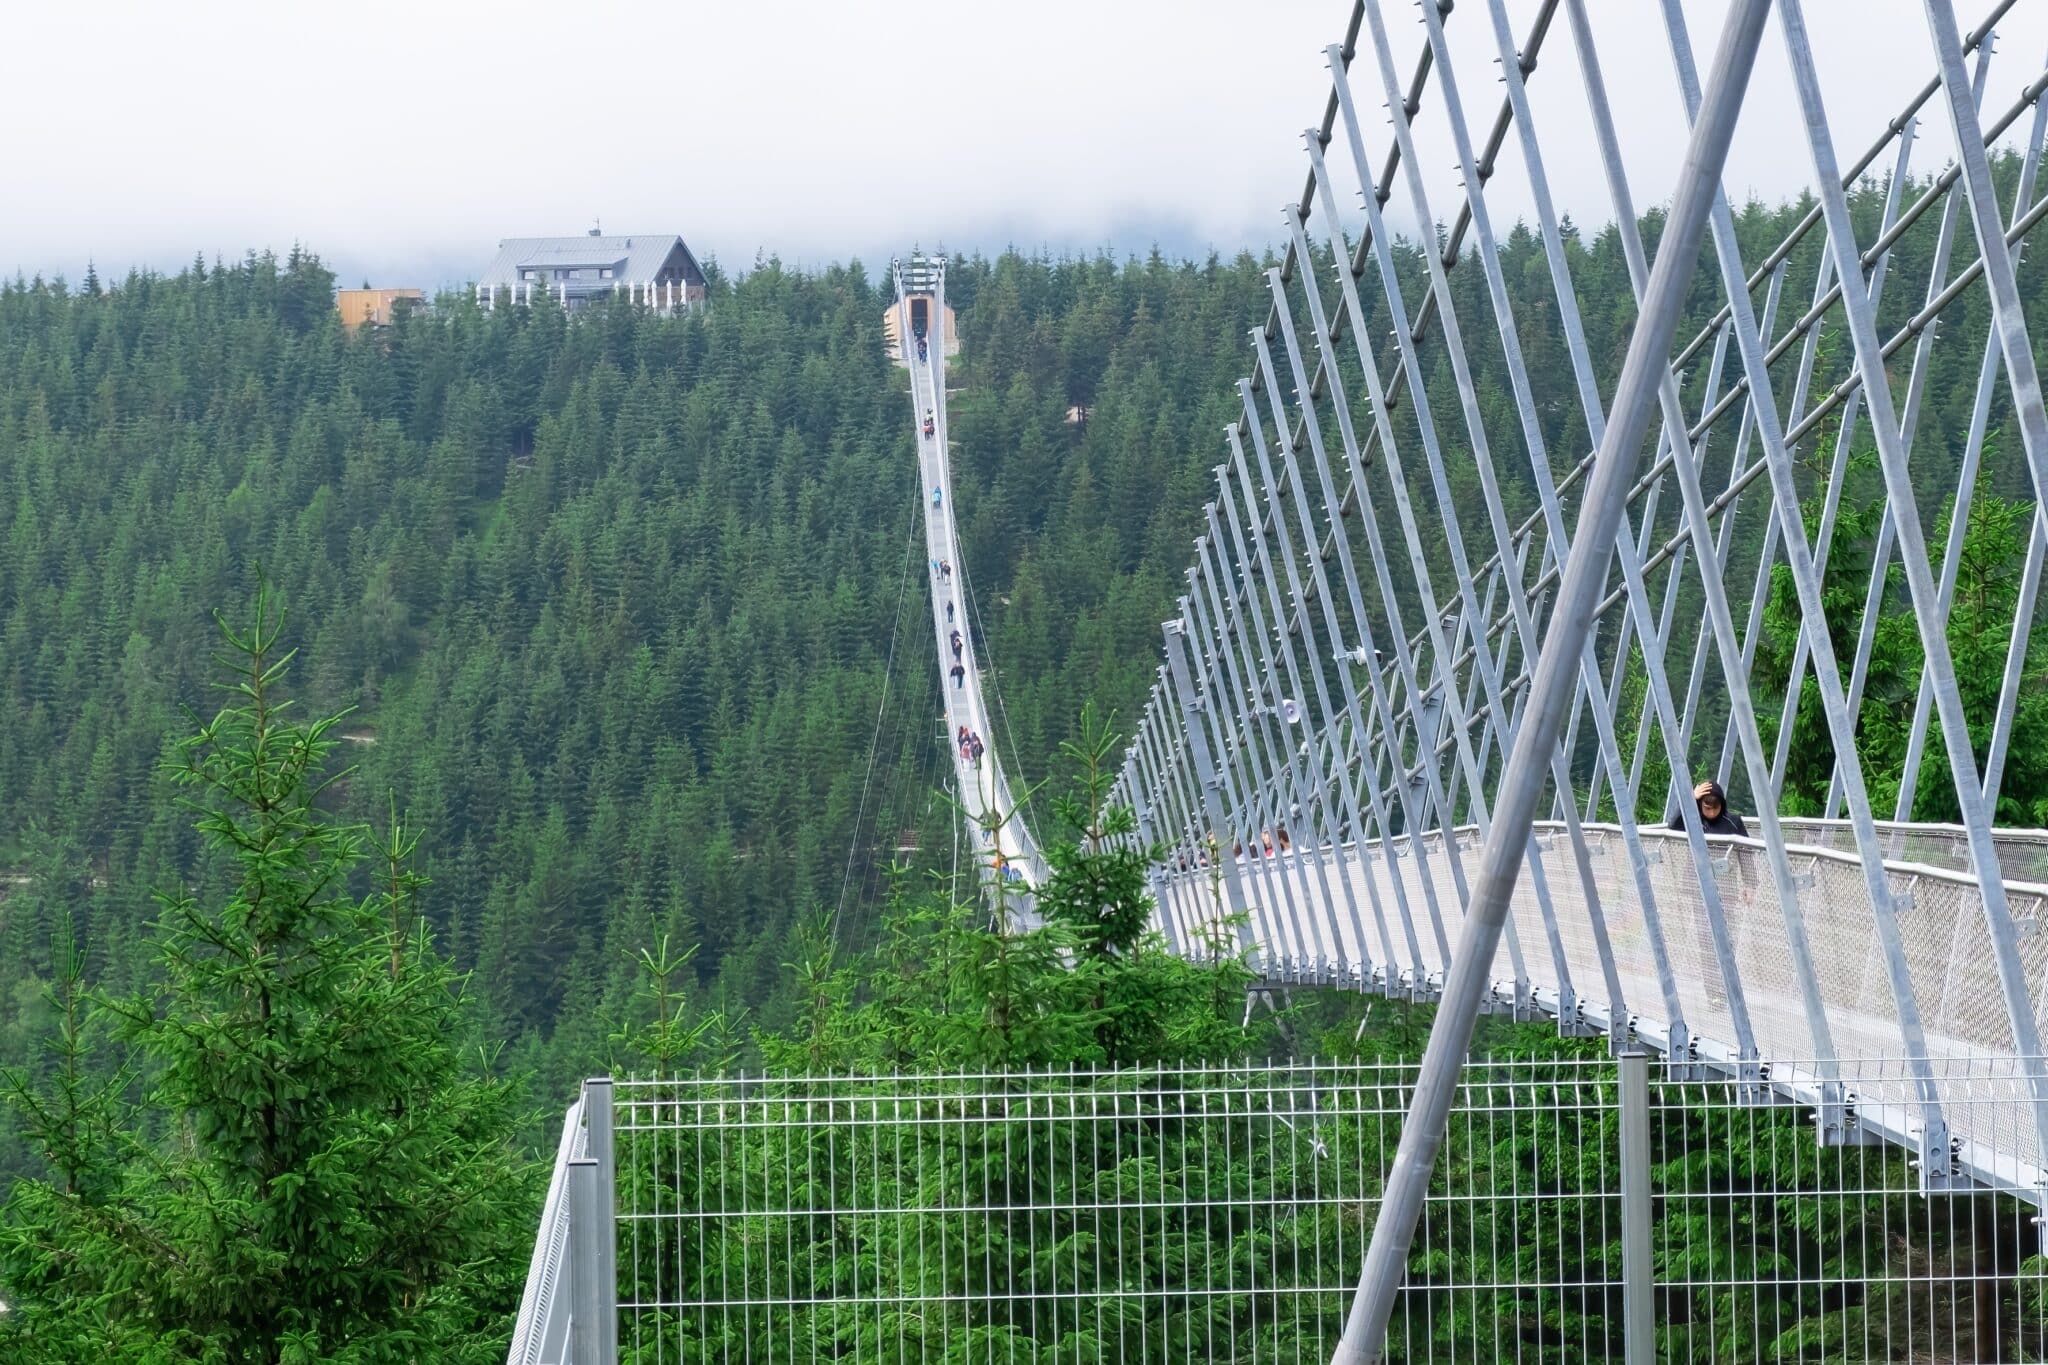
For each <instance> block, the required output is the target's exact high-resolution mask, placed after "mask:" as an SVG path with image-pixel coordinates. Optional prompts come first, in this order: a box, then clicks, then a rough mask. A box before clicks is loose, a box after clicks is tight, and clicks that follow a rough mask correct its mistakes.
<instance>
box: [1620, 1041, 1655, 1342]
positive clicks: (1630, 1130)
mask: <svg viewBox="0 0 2048 1365" xmlns="http://www.w3.org/2000/svg"><path fill="white" fill-rule="evenodd" d="M1620 1071H1621V1323H1622V1338H1621V1339H1622V1347H1621V1350H1622V1359H1623V1360H1624V1361H1626V1362H1627V1365H1656V1360H1657V1300H1656V1296H1655V1293H1654V1291H1655V1289H1656V1273H1657V1268H1656V1264H1655V1260H1654V1258H1653V1257H1652V1255H1651V1254H1650V1212H1651V1201H1652V1199H1653V1198H1654V1196H1653V1195H1652V1193H1651V1190H1650V1058H1649V1054H1648V1053H1645V1052H1642V1051H1633V1052H1624V1053H1623V1054H1622V1055H1621V1058H1620Z"/></svg>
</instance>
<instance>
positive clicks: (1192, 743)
mask: <svg viewBox="0 0 2048 1365" xmlns="http://www.w3.org/2000/svg"><path fill="white" fill-rule="evenodd" d="M1181 611H1182V612H1183V613H1185V612H1186V611H1187V601H1186V599H1185V598H1183V599H1182V601H1181ZM1160 631H1161V633H1163V634H1164V635H1165V637H1166V667H1167V671H1168V672H1170V673H1171V674H1172V675H1173V689H1174V691H1175V692H1177V693H1179V694H1180V709H1181V712H1182V713H1183V714H1184V715H1186V716H1187V718H1188V724H1187V731H1186V733H1187V740H1188V752H1189V755H1190V756H1191V757H1192V758H1193V759H1194V762H1195V773H1196V775H1197V778H1198V780H1199V782H1200V785H1201V788H1202V804H1203V809H1204V811H1205V813H1206V815H1207V817H1208V821H1209V828H1211V829H1222V828H1223V827H1224V820H1223V803H1222V801H1221V799H1220V798H1219V797H1218V796H1217V794H1216V786H1217V778H1216V764H1215V762H1214V760H1213V759H1212V758H1211V757H1210V754H1209V737H1208V736H1207V735H1206V734H1204V733H1203V730H1202V725H1201V722H1200V721H1199V720H1198V719H1197V717H1198V716H1199V715H1200V713H1201V710H1202V703H1201V700H1200V699H1199V698H1198V697H1196V696H1195V693H1194V687H1193V685H1192V684H1191V683H1190V681H1189V678H1188V661H1187V655H1186V649H1187V646H1188V641H1187V621H1186V617H1185V615H1183V616H1182V617H1181V618H1180V619H1177V620H1173V621H1167V622H1164V623H1162V624H1161V626H1160ZM1223 889H1224V897H1225V899H1226V900H1227V902H1228V903H1229V911H1230V916H1231V918H1232V919H1234V920H1236V921H1237V939H1238V946H1239V947H1240V948H1241V949H1243V951H1244V952H1245V954H1246V956H1247V957H1248V958H1251V959H1252V960H1253V963H1254V967H1253V969H1254V970H1257V964H1256V956H1257V952H1258V945H1257V944H1256V943H1254V942H1253V941H1252V936H1251V926H1250V925H1249V924H1248V923H1246V921H1245V918H1244V887H1243V885H1242V884H1240V883H1239V881H1238V879H1237V860H1236V859H1235V858H1232V859H1230V860H1229V861H1228V862H1226V863H1224V864H1223Z"/></svg>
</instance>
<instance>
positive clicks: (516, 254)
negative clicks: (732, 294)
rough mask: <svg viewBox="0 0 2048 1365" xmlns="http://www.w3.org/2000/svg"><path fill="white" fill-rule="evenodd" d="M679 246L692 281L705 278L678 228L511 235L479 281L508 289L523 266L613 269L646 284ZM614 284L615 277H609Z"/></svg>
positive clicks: (686, 274)
mask: <svg viewBox="0 0 2048 1365" xmlns="http://www.w3.org/2000/svg"><path fill="white" fill-rule="evenodd" d="M678 250H680V251H681V253H682V270H683V277H684V279H686V280H687V281H688V282H690V283H692V284H699V283H702V282H703V279H704V272H703V270H702V269H701V268H700V267H699V266H698V265H697V258H696V257H694V256H692V255H691V254H690V248H689V247H687V246H685V245H684V244H683V239H682V238H681V237H679V236H677V235H676V234H675V233H673V232H651V233H634V234H633V235H631V236H623V237H592V236H587V235H586V236H582V237H507V238H505V239H504V240H503V241H501V242H499V243H498V254H497V256H496V257H495V258H493V260H492V261H491V263H490V264H489V265H488V266H485V267H484V270H483V273H482V274H481V275H479V276H478V277H477V283H478V284H479V285H481V286H485V287H488V288H493V289H498V288H509V287H510V286H512V285H515V284H517V283H519V281H520V274H519V272H520V269H521V268H522V267H524V268H527V269H545V270H550V271H552V270H557V269H575V268H578V267H580V268H583V269H591V268H593V267H596V268H605V269H609V270H611V271H612V272H613V273H612V278H613V279H615V280H620V281H624V282H625V283H627V284H645V283H648V282H649V281H651V280H653V279H654V277H655V276H656V275H657V274H659V273H660V271H661V268H662V266H663V265H664V264H665V263H667V262H668V260H669V258H670V256H672V255H674V254H675V253H676V252H677V251H678ZM605 287H606V288H610V287H611V281H609V280H608V281H606V282H605Z"/></svg>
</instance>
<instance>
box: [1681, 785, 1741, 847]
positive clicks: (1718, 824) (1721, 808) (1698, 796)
mask: <svg viewBox="0 0 2048 1365" xmlns="http://www.w3.org/2000/svg"><path fill="white" fill-rule="evenodd" d="M1692 799H1693V801H1694V803H1695V804H1697V805H1698V807H1699V812H1700V831H1701V832H1702V833H1705V834H1740V835H1742V836H1743V837H1744V838H1747V837H1748V836H1749V828H1748V826H1746V825H1744V824H1743V823H1742V817H1741V816H1739V815H1737V814H1736V813H1735V812H1734V811H1732V810H1729V809H1728V793H1727V792H1725V791H1722V790H1721V784H1720V783H1719V782H1713V781H1707V782H1702V783H1700V784H1699V785H1698V786H1697V787H1694V788H1693V789H1692ZM1671 828H1673V829H1677V830H1682V829H1684V828H1685V812H1684V811H1680V812H1679V813H1678V814H1676V815H1674V816H1672V817H1671Z"/></svg>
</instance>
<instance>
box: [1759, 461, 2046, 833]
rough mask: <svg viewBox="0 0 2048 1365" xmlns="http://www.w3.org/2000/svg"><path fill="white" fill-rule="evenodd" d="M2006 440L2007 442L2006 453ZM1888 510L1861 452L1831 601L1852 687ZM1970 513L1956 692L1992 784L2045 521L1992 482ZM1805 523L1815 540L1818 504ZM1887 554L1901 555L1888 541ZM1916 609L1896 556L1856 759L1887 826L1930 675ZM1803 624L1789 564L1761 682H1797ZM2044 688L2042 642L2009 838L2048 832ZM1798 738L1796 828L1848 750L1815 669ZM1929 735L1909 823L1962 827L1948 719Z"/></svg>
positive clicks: (2006, 796)
mask: <svg viewBox="0 0 2048 1365" xmlns="http://www.w3.org/2000/svg"><path fill="white" fill-rule="evenodd" d="M1996 439H1997V438H1996V436H1995V435H1994V437H1993V438H1992V440H1993V442H1994V443H1995V442H1996ZM1884 506H1885V504H1884V498H1883V484H1882V481H1881V479H1880V478H1879V475H1878V471H1877V467H1876V455H1875V453H1874V452H1872V451H1863V452H1859V453H1858V454H1856V455H1854V456H1852V458H1851V460H1850V465H1849V478H1848V480H1847V482H1846V486H1845V492H1844V496H1843V499H1842V504H1841V508H1840V510H1839V513H1838V520H1837V523H1836V526H1835V529H1834V536H1833V540H1832V544H1831V553H1830V554H1829V557H1828V562H1827V575H1826V578H1825V580H1824V581H1823V583H1822V593H1821V601H1822V606H1823V608H1824V611H1825V616H1826V620H1827V623H1828V634H1829V639H1830V641H1831V642H1832V644H1833V646H1834V649H1835V653H1836V656H1837V658H1838V660H1839V661H1840V663H1841V666H1842V668H1843V670H1844V673H1845V675H1846V673H1847V671H1848V669H1849V667H1850V664H1851V662H1852V661H1853V660H1854V659H1855V658H1856V656H1857V651H1858V648H1859V633H1860V632H1861V630H1862V629H1863V626H1864V622H1865V620H1866V614H1865V606H1866V604H1867V598H1866V594H1867V592H1868V585H1869V582H1870V577H1871V569H1872V566H1873V562H1874V558H1875V554H1876V547H1877V546H1878V544H1879V543H1880V539H1879V532H1880V527H1881V523H1882V522H1883V520H1884ZM1967 510H1968V517H1969V521H1968V524H1967V525H1966V526H1965V527H1964V530H1963V542H1962V553H1961V556H1960V557H1959V559H1958V561H1957V574H1956V585H1955V599H1954V606H1953V608H1952V609H1951V611H1950V613H1949V619H1948V632H1947V634H1948V644H1949V651H1950V655H1951V657H1952V659H1953V662H1954V665H1955V672H1956V684H1957V689H1958V691H1959V693H1960V695H1961V698H1962V703H1963V710H1964V714H1965V715H1966V716H1967V717H1968V718H1969V720H1970V727H1969V728H1970V745H1971V760H1972V762H1974V763H1975V764H1976V767H1977V770H1978V771H1979V772H1982V771H1983V767H1984V764H1985V761H1986V758H1987V756H1988V754H1989V750H1990V745H1991V736H1992V721H1993V718H1994V717H1995V716H1996V714H1997V710H1998V697H1999V691H2000V688H2001V687H2002V686H2003V684H2004V679H2005V671H2006V660H2007V654H2008V653H2009V651H2010V648H2011V639H2012V627H2013V617H2014V615H2015V613H2016V611H2017V607H2018V602H2019V588H2020V581H2021V578H2022V570H2023V567H2024V564H2025V561H2026V555H2027V552H2026V539H2027V534H2028V530H2029V527H2030V525H2031V524H2032V521H2033V507H2032V505H2031V504H2029V503H2025V502H2020V501H2017V500H2014V499H2011V498H2005V497H2001V496H1999V495H1998V494H1997V493H1996V492H1994V491H1992V490H1991V488H1990V486H1989V481H1988V480H1983V481H1980V482H1979V483H1978V484H1977V487H1976V490H1975V494H1974V496H1973V498H1972V499H1971V504H1970V506H1969V508H1968V509H1967ZM1805 515H1806V521H1807V534H1808V536H1809V538H1812V537H1813V536H1814V535H1815V534H1816V530H1817V527H1818V524H1819V521H1820V515H1821V501H1820V498H1819V496H1818V495H1816V496H1815V497H1814V498H1812V499H1810V500H1809V502H1808V505H1807V506H1806V508H1805ZM1955 515H1956V507H1955V499H1954V498H1953V497H1950V498H1949V499H1948V501H1947V503H1946V504H1945V505H1944V506H1943V508H1942V512H1941V516H1940V518H1939V520H1938V521H1936V522H1935V523H1934V524H1933V531H1932V536H1931V537H1930V544H1931V545H1933V546H1937V547H1939V546H1942V545H1945V544H1946V543H1947V540H1948V536H1949V528H1950V524H1951V522H1952V521H1953V519H1954V517H1955ZM1885 529H1887V530H1888V528H1885ZM1885 543H1887V544H1889V537H1887V538H1886V541H1885ZM1910 605H1911V599H1910V596H1909V594H1908V593H1907V590H1906V585H1905V570H1904V568H1903V567H1902V566H1901V565H1900V564H1899V563H1898V561H1897V557H1896V550H1894V551H1893V555H1892V560H1891V563H1890V564H1889V566H1888V568H1887V569H1886V572H1885V576H1884V585H1883V591H1882V593H1881V595H1880V596H1879V597H1878V598H1877V599H1876V616H1875V620H1874V624H1873V627H1872V629H1871V630H1870V632H1869V635H1870V639H1869V644H1868V646H1867V649H1868V662H1867V666H1866V670H1865V681H1864V684H1863V689H1862V694H1861V706H1860V708H1859V709H1858V711H1857V713H1856V754H1857V757H1858V759H1859V760H1860V762H1861V763H1862V765H1863V771H1864V774H1865V781H1866V783H1867V784H1868V786H1869V789H1870V796H1871V801H1872V803H1873V804H1874V805H1875V807H1876V808H1877V810H1878V812H1879V813H1880V814H1882V815H1889V814H1891V813H1892V811H1893V809H1894V807H1896V806H1897V805H1898V802H1899V786H1900V782H1901V781H1902V779H1903V775H1904V771H1905V758H1906V744H1907V740H1908V738H1909V737H1910V733H1911V722H1912V717H1913V713H1914V708H1915V702H1916V699H1917V698H1918V695H1919V691H1920V686H1921V679H1922V676H1923V672H1924V670H1923V668H1922V660H1923V655H1922V651H1921V647H1920V636H1919V627H1918V617H1917V615H1916V613H1914V612H1913V611H1911V610H1910V609H1909V608H1910ZM1800 621H1801V613H1800V610H1799V603H1798V599H1797V596H1796V594H1795V592H1794V590H1793V587H1792V578H1791V571H1790V569H1789V568H1787V567H1786V566H1785V565H1783V564H1780V565H1778V566H1777V567H1776V568H1775V570H1774V571H1773V573H1772V579H1771V596H1770V598H1769V599H1768V601H1767V602H1766V606H1765V616H1764V639H1763V642H1762V645H1761V647H1760V649H1759V651H1758V657H1759V660H1760V663H1761V667H1760V670H1759V673H1758V676H1760V677H1779V678H1782V677H1786V676H1789V674H1790V671H1791V665H1792V657H1793V652H1794V647H1795V645H1796V643H1797V640H1798V633H1799V628H1800ZM2044 678H2048V639H2044V638H2043V636H2042V634H2041V633H2040V632H2038V631H2036V632H2034V634H2033V635H2032V636H2031V637H2030V638H2029V640H2028V643H2027V651H2026V655H2025V657H2024V660H2023V663H2022V667H2021V671H2020V689H2019V692H2018V703H2017V707H2016V710H2015V712H2014V719H2013V726H2012V731H2011V734H2010V736H2009V737H2008V747H2007V750H2006V756H2005V761H2004V766H2003V770H2002V773H2001V781H2000V786H1999V803H1998V811H1997V813H1996V818H1997V819H1998V821H1999V822H2000V823H2002V824H2013V825H2023V826H2029V827H2033V826H2039V825H2042V824H2044V823H2048V691H2044V689H2043V688H2042V687H2040V686H2039V685H2038V684H2039V683H2040V682H2041V681H2042V680H2043V679H2044ZM1777 714H1778V713H1777V710H1776V708H1771V709H1770V710H1769V712H1768V716H1767V718H1766V725H1767V727H1769V728H1767V729H1766V731H1765V739H1766V741H1767V742H1768V741H1770V740H1771V738H1772V732H1773V730H1774V729H1775V725H1774V724H1773V723H1772V722H1774V721H1775V719H1776V716H1777ZM1792 724H1793V729H1792V736H1791V742H1790V745H1789V747H1788V749H1787V760H1786V776H1785V797H1784V802H1783V808H1784V810H1785V813H1787V814H1801V815H1817V814H1820V813H1821V811H1822V809H1823V807H1824V803H1825V801H1826V798H1827V793H1828V785H1829V782H1830V780H1831V779H1832V777H1833V774H1834V766H1835V745H1834V740H1833V736H1832V735H1831V734H1830V733H1829V730H1828V726H1827V722H1826V719H1825V717H1824V713H1823V712H1822V710H1821V704H1820V686H1819V684H1818V683H1816V682H1815V681H1814V675H1813V671H1812V668H1811V666H1810V665H1809V666H1808V667H1807V669H1806V670H1805V671H1804V673H1803V674H1802V677H1801V688H1800V698H1799V707H1798V710H1797V712H1796V714H1795V716H1794V719H1793V722H1792ZM1927 725H1928V729H1927V733H1926V740H1925V745H1924V748H1923V750H1922V755H1921V760H1920V766H1919V771H1918V774H1917V780H1916V784H1915V788H1914V792H1913V797H1912V800H1911V802H1910V803H1909V805H1908V807H1907V818H1909V819H1913V820H1932V821H1951V822H1952V821H1955V820H1957V819H1959V818H1960V812H1959V810H1958V808H1957V806H1956V801H1955V789H1954V784H1953V782H1952V781H1951V779H1950V775H1949V772H1950V770H1949V765H1948V761H1947V753H1946V750H1945V748H1944V747H1943V741H1942V732H1941V726H1940V722H1939V718H1938V717H1936V716H1935V715H1934V714H1933V711H1932V708H1931V704H1930V710H1929V716H1928V721H1927Z"/></svg>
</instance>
